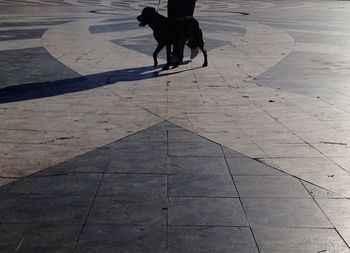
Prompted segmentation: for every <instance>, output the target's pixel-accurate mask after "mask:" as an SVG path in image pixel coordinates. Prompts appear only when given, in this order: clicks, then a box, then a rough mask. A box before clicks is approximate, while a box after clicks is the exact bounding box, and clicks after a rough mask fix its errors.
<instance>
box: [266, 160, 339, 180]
mask: <svg viewBox="0 0 350 253" xmlns="http://www.w3.org/2000/svg"><path fill="white" fill-rule="evenodd" d="M266 162H267V163H269V164H272V165H273V166H274V167H277V168H279V169H281V170H283V171H285V172H287V173H289V174H292V175H298V176H302V175H318V176H320V175H346V171H345V170H343V169H342V168H340V167H339V166H338V165H337V164H335V163H334V162H333V161H331V160H330V159H328V158H277V159H266Z"/></svg>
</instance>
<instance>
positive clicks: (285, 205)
mask: <svg viewBox="0 0 350 253" xmlns="http://www.w3.org/2000/svg"><path fill="white" fill-rule="evenodd" d="M0 199H1V201H0V249H1V250H0V251H1V252H15V251H16V252H26V253H28V252H84V253H85V252H104V253H109V252H151V253H155V252H211V253H213V252H218V253H219V252H220V253H223V252H249V253H254V252H259V250H258V247H259V244H260V243H262V244H263V243H264V240H265V239H264V238H263V237H262V238H256V236H255V235H254V233H255V227H256V228H258V229H257V231H258V233H260V234H261V233H262V234H263V232H264V231H261V229H260V230H259V227H261V226H266V227H277V228H281V229H282V228H286V227H293V228H294V229H295V228H298V227H300V228H301V227H302V228H303V229H304V230H302V232H301V233H303V232H305V227H310V228H311V227H313V228H315V227H319V228H331V227H332V226H331V224H330V223H329V222H328V220H327V219H326V217H325V216H324V215H323V213H322V212H321V210H320V209H319V208H318V207H317V205H316V204H315V203H314V200H313V199H312V198H311V196H310V194H309V193H308V191H307V190H306V188H305V187H303V185H302V183H301V182H300V181H299V180H297V179H295V178H293V177H290V176H286V175H285V174H283V173H281V172H279V171H277V170H275V169H273V168H271V167H268V166H266V165H264V164H262V163H260V162H257V161H255V160H253V159H250V158H248V157H245V156H244V155H242V154H240V153H238V152H235V151H233V150H230V149H228V148H226V147H223V146H221V145H219V144H217V143H214V142H211V141H209V140H207V139H205V138H202V137H200V136H198V135H196V134H194V133H192V132H190V131H187V130H185V129H183V128H181V127H178V126H176V125H174V124H172V123H169V122H168V121H164V122H162V123H159V124H157V125H154V126H152V127H149V128H147V129H145V130H142V131H140V132H138V133H136V134H133V135H131V136H129V137H127V138H125V139H122V140H119V141H117V142H113V143H111V144H109V145H106V146H104V147H101V148H99V149H96V150H94V151H91V152H89V153H86V154H84V155H81V156H79V157H76V158H74V159H71V160H68V161H66V162H63V163H61V164H58V165H56V166H53V167H50V168H48V169H46V170H44V171H41V172H39V173H37V174H35V175H32V176H30V177H27V178H24V179H21V180H18V181H16V182H14V183H11V184H9V185H7V186H4V187H2V188H0ZM314 230H315V229H314ZM314 230H313V231H307V235H310V233H314V234H316V235H317V234H318V233H319V231H317V230H316V231H314ZM274 231H275V230H274ZM259 240H260V241H259ZM339 243H341V242H339ZM339 243H338V244H339ZM335 245H337V242H335Z"/></svg>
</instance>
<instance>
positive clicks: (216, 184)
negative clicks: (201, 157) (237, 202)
mask: <svg viewBox="0 0 350 253" xmlns="http://www.w3.org/2000/svg"><path fill="white" fill-rule="evenodd" d="M168 194H169V196H182V197H238V194H237V191H236V189H235V185H234V184H233V181H232V179H231V177H230V176H228V175H203V174H201V175H198V174H197V175H189V174H186V175H172V176H169V178H168Z"/></svg>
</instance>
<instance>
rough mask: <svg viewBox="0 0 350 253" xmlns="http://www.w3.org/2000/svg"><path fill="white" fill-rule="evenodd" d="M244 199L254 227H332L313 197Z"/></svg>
mask: <svg viewBox="0 0 350 253" xmlns="http://www.w3.org/2000/svg"><path fill="white" fill-rule="evenodd" d="M242 201H243V207H244V209H245V211H246V213H247V216H248V219H249V224H250V225H251V226H253V227H256V226H269V227H313V228H316V227H318V228H325V227H327V228H329V227H332V225H331V224H330V223H329V222H328V220H327V218H326V216H325V215H324V214H323V213H322V211H321V210H320V209H319V208H318V206H317V205H316V204H315V202H314V201H313V200H312V199H272V198H243V199H242Z"/></svg>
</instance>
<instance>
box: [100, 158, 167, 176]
mask: <svg viewBox="0 0 350 253" xmlns="http://www.w3.org/2000/svg"><path fill="white" fill-rule="evenodd" d="M107 172H108V173H113V172H117V173H141V174H143V173H157V174H166V173H167V157H166V155H165V154H149V155H148V154H147V153H144V154H129V155H127V156H124V157H118V158H115V159H112V160H111V162H110V164H109V165H108V168H107Z"/></svg>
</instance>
